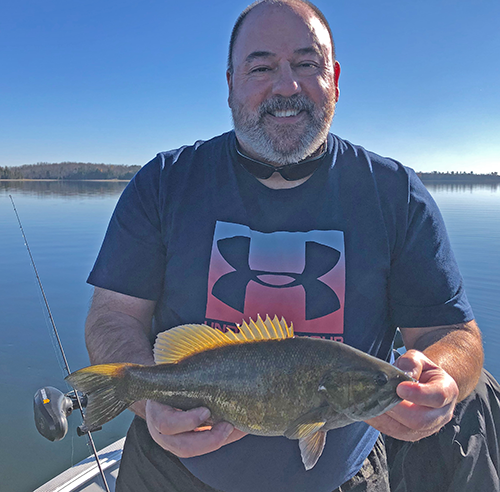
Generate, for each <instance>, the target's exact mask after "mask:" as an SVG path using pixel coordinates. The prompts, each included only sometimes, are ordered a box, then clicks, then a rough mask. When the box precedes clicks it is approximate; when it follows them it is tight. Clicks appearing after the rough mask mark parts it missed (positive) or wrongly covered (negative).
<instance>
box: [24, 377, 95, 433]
mask: <svg viewBox="0 0 500 492" xmlns="http://www.w3.org/2000/svg"><path fill="white" fill-rule="evenodd" d="M78 399H79V400H80V404H81V407H82V409H83V408H85V407H86V406H87V395H85V394H83V393H78V396H77V395H76V394H75V392H74V391H71V392H69V393H66V394H64V393H62V392H61V391H59V390H58V389H57V388H53V387H52V386H46V387H45V388H41V389H39V390H38V391H37V392H36V393H35V396H34V398H33V411H34V413H35V425H36V428H37V430H38V432H39V433H40V434H41V435H42V436H43V437H45V438H46V439H48V440H49V441H60V440H61V439H62V438H63V437H64V436H65V435H66V433H67V432H68V417H69V416H70V415H71V413H72V412H73V410H75V409H78V408H79V404H78ZM99 429H100V428H99ZM99 429H96V430H99ZM76 432H77V434H78V435H79V436H83V435H84V434H86V432H84V431H82V429H81V427H80V426H79V427H77V429H76Z"/></svg>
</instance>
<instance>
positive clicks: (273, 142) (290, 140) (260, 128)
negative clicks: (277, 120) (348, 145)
mask: <svg viewBox="0 0 500 492" xmlns="http://www.w3.org/2000/svg"><path fill="white" fill-rule="evenodd" d="M230 104H231V112H232V117H233V125H234V129H235V132H236V135H237V137H238V140H239V141H240V143H241V144H242V146H243V147H244V148H247V149H251V150H252V152H253V153H255V154H256V155H257V156H258V157H259V158H260V159H262V160H264V161H266V162H269V163H272V164H276V165H279V166H283V165H286V164H292V163H295V162H299V161H302V160H304V159H306V158H307V157H309V156H310V155H312V154H313V153H314V152H315V151H316V150H317V149H318V148H319V147H320V146H321V145H322V144H323V143H324V142H325V140H326V138H327V135H328V132H329V130H330V124H331V121H332V118H333V115H334V112H335V102H334V101H331V104H329V105H327V106H326V107H325V108H324V109H318V108H317V107H316V106H315V105H314V103H313V102H311V101H310V100H309V99H308V98H307V97H305V96H303V95H301V94H298V95H295V96H291V97H288V98H285V97H282V96H276V97H274V98H272V99H269V100H267V101H264V102H263V103H262V104H261V105H260V107H259V108H258V110H257V111H256V112H253V113H248V112H245V111H243V110H242V108H241V106H240V105H238V104H237V103H235V101H234V100H230ZM287 109H292V110H293V109H297V110H299V111H304V112H306V113H307V116H308V118H306V119H305V120H304V121H305V122H300V123H297V124H295V125H273V124H272V123H271V122H269V121H268V120H267V119H266V115H267V114H268V113H269V112H273V111H278V110H287Z"/></svg>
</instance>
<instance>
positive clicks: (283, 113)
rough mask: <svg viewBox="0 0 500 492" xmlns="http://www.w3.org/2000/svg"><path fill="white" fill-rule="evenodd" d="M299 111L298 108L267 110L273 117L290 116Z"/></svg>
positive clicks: (295, 114)
mask: <svg viewBox="0 0 500 492" xmlns="http://www.w3.org/2000/svg"><path fill="white" fill-rule="evenodd" d="M299 113H301V110H300V109H283V110H278V111H269V114H270V115H271V116H274V117H275V118H290V117H293V116H297V115H298V114H299Z"/></svg>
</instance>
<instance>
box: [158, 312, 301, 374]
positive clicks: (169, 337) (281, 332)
mask: <svg viewBox="0 0 500 492" xmlns="http://www.w3.org/2000/svg"><path fill="white" fill-rule="evenodd" d="M292 337H293V325H290V326H288V325H287V324H286V321H285V320H284V319H283V318H282V319H281V320H278V318H277V317H276V316H275V317H274V319H272V320H271V318H270V317H269V316H267V317H266V320H265V321H262V319H261V317H260V316H258V317H257V321H256V322H254V321H253V320H251V319H250V321H249V322H248V323H246V322H243V323H242V324H241V325H238V333H235V332H233V331H230V330H228V331H227V332H226V333H223V332H221V331H220V330H217V329H215V328H211V327H210V326H207V325H181V326H176V327H175V328H172V329H170V330H167V331H164V332H162V333H160V334H159V335H158V337H157V338H156V342H155V346H154V357H155V362H156V364H175V363H177V362H180V361H181V360H183V359H185V358H187V357H190V356H192V355H194V354H197V353H201V352H205V351H206V350H212V349H215V348H218V347H224V346H227V345H236V344H241V343H248V342H256V341H266V340H284V339H286V338H292Z"/></svg>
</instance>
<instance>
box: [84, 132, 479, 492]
mask: <svg viewBox="0 0 500 492" xmlns="http://www.w3.org/2000/svg"><path fill="white" fill-rule="evenodd" d="M235 141H236V140H235V135H234V132H229V133H226V134H223V135H221V136H219V137H216V138H214V139H212V140H210V141H207V142H197V143H196V144H195V145H193V146H190V147H182V148H180V149H177V150H174V151H170V152H164V153H161V154H158V155H157V157H156V158H155V159H153V160H152V161H151V162H149V163H148V164H147V165H146V166H144V167H143V168H142V169H141V170H140V171H139V172H138V173H137V175H136V176H135V177H134V179H133V180H132V181H131V182H130V184H129V185H128V186H127V188H126V189H125V191H124V192H123V195H122V197H121V198H120V200H119V202H118V205H117V207H116V210H115V212H114V214H113V217H112V219H111V222H110V225H109V228H108V231H107V234H106V238H105V240H104V243H103V246H102V248H101V251H100V253H99V256H98V258H97V261H96V264H95V266H94V269H93V270H92V273H91V274H90V277H89V280H88V281H89V282H90V283H91V284H93V285H95V286H98V287H102V288H105V289H109V290H113V291H116V292H120V293H123V294H127V295H131V296H135V297H139V298H144V299H150V300H155V301H157V306H156V311H155V319H154V328H153V334H152V337H153V338H154V335H155V334H157V333H159V332H161V331H164V330H167V329H169V328H171V327H173V326H176V325H179V324H183V323H206V324H208V325H211V326H212V327H214V328H218V329H221V330H225V329H227V327H231V326H234V325H235V323H240V322H241V321H242V320H248V318H253V319H255V318H256V316H257V314H260V315H261V316H265V315H267V314H269V315H270V316H271V317H273V316H274V315H275V314H276V315H277V316H278V317H281V316H283V317H284V318H285V319H286V320H287V321H288V322H293V325H294V329H295V333H296V335H304V336H316V337H323V338H329V339H333V340H338V341H341V342H344V343H347V344H349V345H352V346H354V347H356V348H358V349H361V350H363V351H365V352H368V353H370V354H372V355H375V356H378V357H380V358H382V359H385V360H388V358H389V356H390V349H391V344H392V339H393V337H394V332H395V329H396V327H398V326H399V327H405V328H411V327H423V326H436V325H450V324H455V323H463V322H465V321H469V320H471V319H472V318H473V315H472V311H471V308H470V306H469V304H468V301H467V298H466V296H465V292H464V290H463V285H462V278H461V276H460V273H459V271H458V268H457V265H456V261H455V259H454V256H453V253H452V251H451V249H450V244H449V240H448V237H447V234H446V230H445V227H444V223H443V220H442V218H441V215H440V213H439V211H438V209H437V206H436V204H435V203H434V201H433V200H432V198H431V197H430V195H429V193H428V192H427V190H426V189H425V187H424V186H423V185H422V183H421V182H420V180H419V179H418V178H417V176H416V175H415V173H414V172H413V171H412V170H410V169H408V168H406V167H404V166H402V165H401V164H399V163H398V162H396V161H394V160H391V159H387V158H383V157H380V156H378V155H376V154H373V153H371V152H368V151H366V150H365V149H363V148H362V147H359V146H355V145H352V144H351V143H349V142H347V141H345V140H342V139H340V138H339V137H337V136H335V135H329V137H328V148H327V156H326V158H325V159H324V161H323V163H322V164H321V165H320V167H319V168H318V169H317V171H316V172H315V173H314V174H313V175H312V176H311V178H310V179H308V180H307V181H306V182H305V183H303V184H301V185H300V186H298V187H296V188H292V189H285V190H273V189H269V188H267V187H266V186H264V185H263V184H262V183H260V182H259V181H258V180H257V179H255V178H254V177H253V176H251V175H250V174H249V173H248V172H247V171H246V170H245V169H243V167H241V166H240V165H239V163H238V159H237V154H236V146H235ZM377 436H378V432H377V431H375V429H373V428H371V427H370V426H368V425H367V424H365V423H362V422H361V423H356V424H352V425H350V426H347V427H344V428H342V429H335V430H332V431H329V432H328V435H327V443H326V447H325V450H324V452H323V455H322V456H321V458H320V460H319V461H318V463H317V465H316V466H315V467H314V468H313V469H312V470H310V471H307V472H306V471H305V469H304V467H303V465H302V462H301V459H300V452H299V448H298V443H297V441H290V440H288V439H286V438H284V437H283V438H281V437H271V438H269V437H257V436H247V437H245V438H243V439H242V440H240V441H238V442H235V443H233V444H230V445H228V446H224V447H223V448H221V449H220V450H218V451H215V452H213V453H210V454H207V455H204V456H200V457H197V458H190V459H184V460H182V461H183V463H184V464H185V466H186V467H187V468H188V469H189V470H190V471H191V472H192V473H193V474H194V475H196V476H197V477H198V478H199V479H200V480H202V481H203V482H205V483H207V484H209V485H211V486H212V487H214V488H217V489H220V490H224V491H227V492H230V491H232V490H237V491H246V490H248V491H250V490H252V491H254V490H273V491H276V492H277V491H281V490H282V491H287V492H292V491H295V490H296V491H302V490H315V491H325V492H330V491H331V490H333V489H334V488H336V487H338V486H339V485H341V484H342V483H344V482H345V481H346V480H348V479H349V478H351V477H352V476H353V475H354V474H355V473H357V471H358V470H359V469H360V467H361V465H362V463H363V461H364V459H365V458H366V457H367V455H368V454H369V452H370V450H371V448H372V447H373V445H374V442H375V440H376V439H377ZM228 464H231V465H234V466H227V465H228Z"/></svg>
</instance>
